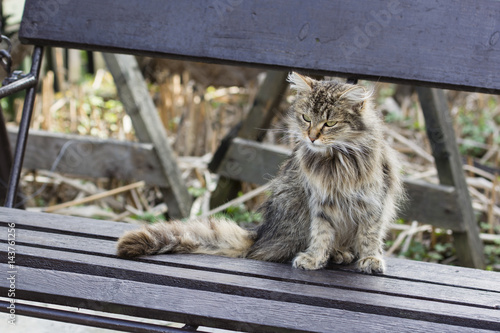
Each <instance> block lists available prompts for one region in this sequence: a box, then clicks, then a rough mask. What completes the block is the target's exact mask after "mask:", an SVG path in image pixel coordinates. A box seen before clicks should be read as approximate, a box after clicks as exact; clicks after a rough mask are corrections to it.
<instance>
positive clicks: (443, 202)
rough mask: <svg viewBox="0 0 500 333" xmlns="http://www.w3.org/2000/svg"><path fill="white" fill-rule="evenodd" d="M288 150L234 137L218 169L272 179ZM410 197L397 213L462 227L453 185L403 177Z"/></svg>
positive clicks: (262, 180)
mask: <svg viewBox="0 0 500 333" xmlns="http://www.w3.org/2000/svg"><path fill="white" fill-rule="evenodd" d="M290 153H291V151H290V150H289V149H285V148H282V147H277V146H270V145H266V144H262V143H258V142H255V141H248V140H243V139H240V138H235V139H234V140H233V144H232V145H231V147H230V148H229V150H228V152H227V154H226V156H225V158H224V159H223V161H222V162H221V164H220V166H219V169H218V170H217V173H218V174H220V175H223V176H225V177H228V178H233V179H238V180H241V181H246V182H250V183H256V184H265V183H266V182H268V181H269V180H270V179H272V178H273V177H274V176H275V175H276V173H277V171H278V169H279V165H281V163H283V161H285V160H286V159H287V158H288V156H289V155H290ZM405 186H406V189H407V191H408V195H409V198H410V199H409V201H408V203H407V204H406V205H404V207H403V208H402V210H401V212H400V217H402V218H406V219H410V220H417V221H421V222H424V223H432V224H433V225H435V226H437V227H440V228H446V229H451V230H455V231H463V230H464V227H463V226H462V224H460V223H457V221H460V215H458V214H457V212H456V209H455V207H456V204H457V200H456V196H455V192H454V189H453V187H449V186H439V185H432V184H427V183H424V182H417V181H411V180H405Z"/></svg>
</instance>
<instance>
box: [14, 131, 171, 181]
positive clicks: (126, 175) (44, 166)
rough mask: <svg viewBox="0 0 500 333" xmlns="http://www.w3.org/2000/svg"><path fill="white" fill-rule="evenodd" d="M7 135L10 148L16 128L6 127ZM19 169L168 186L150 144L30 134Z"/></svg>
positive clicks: (68, 135) (74, 136) (51, 134)
mask: <svg viewBox="0 0 500 333" xmlns="http://www.w3.org/2000/svg"><path fill="white" fill-rule="evenodd" d="M8 134H9V138H10V144H11V146H12V147H14V145H15V140H16V137H17V128H12V127H9V128H8ZM63 149H64V150H63ZM54 165H55V168H54ZM23 167H24V168H27V169H33V170H52V171H57V172H60V173H65V174H72V175H79V176H84V177H95V178H99V177H112V178H115V179H123V180H144V181H145V182H146V183H147V184H150V185H157V186H162V187H166V186H167V185H168V183H167V181H166V179H165V176H164V174H163V173H162V170H161V166H160V165H159V163H158V159H157V157H156V153H155V151H154V148H153V145H152V144H150V143H139V142H127V141H118V140H110V139H107V140H104V139H99V138H96V137H92V136H82V135H71V134H61V133H52V132H46V131H37V130H31V131H30V135H29V137H28V143H27V146H26V157H25V158H24V164H23Z"/></svg>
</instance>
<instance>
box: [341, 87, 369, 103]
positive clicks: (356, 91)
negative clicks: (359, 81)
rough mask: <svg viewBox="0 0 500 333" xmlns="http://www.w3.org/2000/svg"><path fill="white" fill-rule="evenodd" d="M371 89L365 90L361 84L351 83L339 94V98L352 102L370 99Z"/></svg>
mask: <svg viewBox="0 0 500 333" xmlns="http://www.w3.org/2000/svg"><path fill="white" fill-rule="evenodd" d="M372 95H373V91H370V90H366V89H365V88H364V87H363V86H358V85H353V86H352V87H350V88H348V89H347V90H346V91H344V92H343V93H342V95H340V96H339V99H341V98H344V99H347V100H348V101H349V102H351V103H352V104H358V103H362V102H364V101H366V100H367V99H370V97H372Z"/></svg>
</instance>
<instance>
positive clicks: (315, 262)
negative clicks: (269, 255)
mask: <svg viewBox="0 0 500 333" xmlns="http://www.w3.org/2000/svg"><path fill="white" fill-rule="evenodd" d="M325 265H326V260H321V259H320V258H317V257H315V256H314V255H312V254H310V253H307V252H300V253H299V254H298V255H297V256H296V257H295V259H293V267H295V268H300V269H306V270H316V269H320V268H323V267H325Z"/></svg>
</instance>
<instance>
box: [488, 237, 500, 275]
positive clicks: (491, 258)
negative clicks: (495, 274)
mask: <svg viewBox="0 0 500 333" xmlns="http://www.w3.org/2000/svg"><path fill="white" fill-rule="evenodd" d="M484 254H485V256H486V269H487V270H490V271H491V270H493V267H494V266H498V265H500V240H496V241H495V242H494V244H485V245H484Z"/></svg>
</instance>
